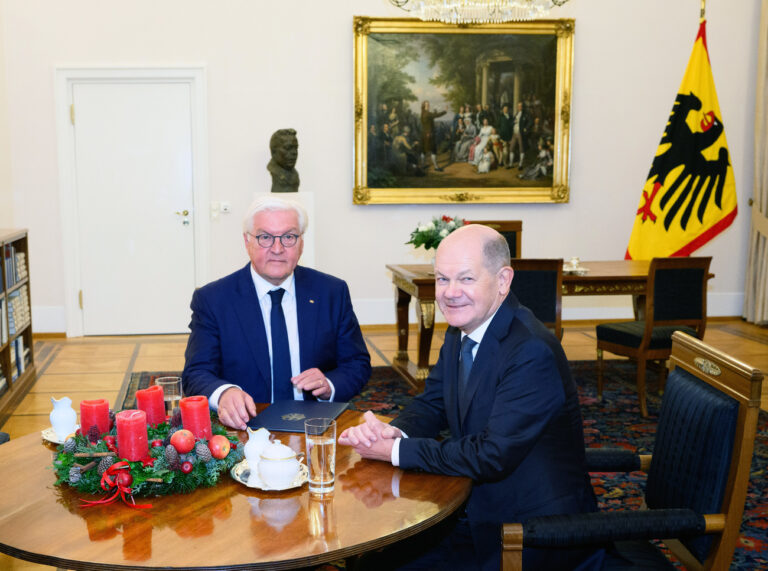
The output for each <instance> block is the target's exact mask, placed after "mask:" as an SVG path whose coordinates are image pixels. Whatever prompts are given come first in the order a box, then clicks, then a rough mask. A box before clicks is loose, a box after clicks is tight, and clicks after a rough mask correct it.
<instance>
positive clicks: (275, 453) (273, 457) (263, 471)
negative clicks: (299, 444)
mask: <svg viewBox="0 0 768 571" xmlns="http://www.w3.org/2000/svg"><path fill="white" fill-rule="evenodd" d="M299 467H300V463H299V458H298V456H297V454H296V452H294V450H293V448H291V447H290V446H286V445H285V444H282V443H281V442H280V441H279V440H277V441H275V442H270V443H269V444H267V445H265V446H264V448H263V449H262V451H261V460H259V476H260V477H261V481H262V482H264V484H266V485H267V486H268V487H270V488H274V489H283V488H288V487H289V486H290V485H291V484H293V482H294V481H295V480H296V476H298V474H299Z"/></svg>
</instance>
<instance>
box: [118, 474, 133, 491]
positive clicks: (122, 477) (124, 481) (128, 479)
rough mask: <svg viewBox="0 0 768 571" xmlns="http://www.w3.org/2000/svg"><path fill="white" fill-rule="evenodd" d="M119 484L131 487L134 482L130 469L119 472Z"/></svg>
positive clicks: (123, 486)
mask: <svg viewBox="0 0 768 571" xmlns="http://www.w3.org/2000/svg"><path fill="white" fill-rule="evenodd" d="M116 480H117V485H118V486H120V487H122V488H130V487H131V484H132V483H133V476H131V473H130V472H129V471H128V470H120V472H118V474H117V478H116Z"/></svg>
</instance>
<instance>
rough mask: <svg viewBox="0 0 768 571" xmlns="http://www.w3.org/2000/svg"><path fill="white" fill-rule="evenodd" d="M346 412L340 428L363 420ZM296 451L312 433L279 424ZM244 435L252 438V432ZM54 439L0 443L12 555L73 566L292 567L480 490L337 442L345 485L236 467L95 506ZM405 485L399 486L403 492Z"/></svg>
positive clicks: (444, 510)
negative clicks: (272, 485)
mask: <svg viewBox="0 0 768 571" xmlns="http://www.w3.org/2000/svg"><path fill="white" fill-rule="evenodd" d="M360 419H361V414H360V413H358V412H353V411H345V412H344V413H343V414H342V415H341V416H340V417H339V418H338V430H339V433H340V432H341V430H343V429H344V428H346V427H348V426H351V425H353V424H357V423H358V422H360ZM275 434H276V438H279V439H281V440H282V442H283V443H284V444H288V445H289V446H291V447H292V448H293V449H294V450H297V451H303V450H304V437H303V435H301V434H289V433H275ZM245 437H246V436H245V433H241V435H240V438H241V440H244V439H245ZM54 451H55V447H54V446H53V445H50V444H47V443H44V442H43V441H42V439H41V437H40V435H39V434H37V433H35V434H30V435H27V436H24V437H21V438H17V439H13V440H11V441H10V442H8V443H6V444H3V445H2V446H0V490H2V493H0V552H3V553H6V554H8V555H11V556H14V557H18V558H20V559H26V560H28V561H33V562H36V563H42V564H46V565H52V566H58V567H63V568H66V569H115V568H117V567H119V568H121V569H158V568H160V569H164V568H205V569H224V568H226V569H238V568H240V569H291V568H295V567H303V566H311V565H320V564H322V563H325V562H328V561H333V560H335V559H339V558H342V557H349V556H354V555H358V554H360V553H364V552H366V551H369V550H372V549H376V548H379V547H382V546H384V545H388V544H390V543H393V542H395V541H397V540H399V539H402V538H405V537H408V536H410V535H413V534H415V533H417V532H418V531H421V530H423V529H426V528H428V527H430V526H431V525H434V524H435V523H437V522H439V521H441V520H442V519H444V518H445V517H447V516H448V515H449V514H451V513H452V512H454V511H455V510H456V509H457V508H458V507H459V506H460V505H461V504H462V503H463V502H464V500H465V499H466V497H467V496H468V494H469V490H470V486H471V482H470V480H469V479H467V478H456V477H450V476H437V475H432V474H426V473H417V472H405V471H402V470H400V469H399V468H395V467H393V466H391V465H390V464H387V463H384V462H376V461H371V460H364V459H362V458H361V457H360V456H359V455H358V454H357V453H355V452H354V451H352V449H351V448H350V447H348V446H337V456H336V466H337V477H336V489H335V490H334V492H333V493H332V494H331V495H327V496H313V495H310V494H309V492H308V490H307V485H306V484H304V485H303V486H302V487H300V488H297V489H294V490H287V491H283V492H264V491H260V490H257V489H253V488H248V487H246V486H244V485H242V484H240V483H237V482H235V481H234V480H233V479H232V478H231V477H230V476H229V474H223V475H222V478H221V481H220V482H219V483H218V484H217V485H216V486H214V487H212V488H201V489H198V490H196V491H194V492H192V493H190V494H185V495H175V496H164V497H160V498H137V503H151V504H152V508H151V509H146V510H139V509H132V508H129V507H127V506H125V505H123V504H122V503H114V504H110V505H106V506H97V507H90V508H86V509H83V508H81V507H80V502H79V498H80V497H81V496H82V495H83V494H80V493H78V492H77V490H74V489H72V488H70V487H68V486H61V487H57V486H55V485H54V482H55V481H56V476H55V473H54V472H53V469H52V467H51V461H52V454H53V453H54ZM393 490H398V493H397V497H395V494H393Z"/></svg>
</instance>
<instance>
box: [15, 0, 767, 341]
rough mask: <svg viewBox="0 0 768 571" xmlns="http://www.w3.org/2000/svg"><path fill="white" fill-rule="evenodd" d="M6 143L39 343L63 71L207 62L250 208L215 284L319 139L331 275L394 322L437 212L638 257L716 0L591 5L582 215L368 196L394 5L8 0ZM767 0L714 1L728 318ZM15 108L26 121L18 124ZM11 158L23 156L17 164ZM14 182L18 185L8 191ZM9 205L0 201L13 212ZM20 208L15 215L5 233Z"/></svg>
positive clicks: (710, 248) (551, 241)
mask: <svg viewBox="0 0 768 571" xmlns="http://www.w3.org/2000/svg"><path fill="white" fill-rule="evenodd" d="M0 5H1V6H2V13H0V19H1V20H2V36H3V49H2V50H0V57H2V58H3V61H0V71H1V70H2V68H3V66H4V67H5V72H6V73H5V76H4V78H0V82H4V85H0V102H2V93H3V88H4V90H5V93H6V95H7V108H6V109H0V151H2V141H3V137H4V136H5V137H7V138H8V139H9V140H10V144H11V153H10V168H9V169H4V168H3V163H2V160H0V183H1V182H2V181H3V173H4V172H11V173H12V177H10V184H11V193H12V201H11V202H12V204H13V215H12V216H13V218H12V220H11V222H12V223H13V224H14V225H15V226H25V227H28V228H29V229H30V244H31V253H30V256H31V273H32V275H33V276H34V278H33V289H32V300H33V302H34V307H33V314H34V315H33V319H34V320H35V330H36V331H64V327H65V323H64V322H63V315H64V291H63V275H64V272H63V267H62V261H61V260H62V252H61V248H60V245H59V244H60V240H61V213H60V211H61V205H60V204H59V194H58V188H57V185H58V156H57V148H56V131H55V123H54V98H53V77H54V69H55V68H56V67H57V66H67V65H80V66H124V65H164V66H172V65H183V64H204V65H205V66H206V69H207V81H208V106H209V108H208V131H209V140H208V144H209V150H210V155H209V166H210V193H211V200H214V201H220V200H228V201H230V202H231V203H232V207H233V212H234V213H235V214H233V215H231V216H220V217H219V218H218V219H217V220H215V221H212V227H211V242H212V243H211V251H212V252H213V255H212V259H211V276H210V278H211V279H213V278H216V277H219V276H222V275H224V274H227V273H229V272H230V271H232V270H233V269H235V268H237V267H239V266H240V265H241V264H243V263H245V260H246V258H245V253H244V251H243V248H242V242H241V239H240V234H239V224H240V213H241V212H242V211H243V210H244V209H245V207H246V206H247V204H248V202H249V201H250V198H251V196H252V194H253V192H255V191H260V190H265V189H264V188H263V185H264V184H265V181H267V180H268V179H267V177H266V174H265V172H266V171H265V170H264V169H265V166H266V163H267V161H268V159H269V151H268V140H269V136H270V135H271V134H272V132H273V131H275V130H276V129H278V128H282V127H293V128H295V129H297V130H298V134H299V143H300V151H299V162H298V164H297V168H298V170H299V173H300V175H301V180H302V189H304V190H312V191H314V192H315V193H316V212H317V215H316V217H315V219H314V220H312V221H311V224H313V225H314V227H315V231H316V236H317V238H316V240H317V242H316V266H317V267H318V268H321V269H323V270H325V271H327V272H329V273H332V274H336V275H338V276H340V277H342V278H344V279H346V280H347V281H348V283H349V285H350V288H351V292H352V297H353V300H354V303H355V308H356V310H357V313H358V316H359V318H360V320H361V322H363V323H392V322H394V303H393V292H392V286H391V279H390V275H389V274H388V272H387V271H386V270H385V268H384V264H385V263H391V262H404V263H407V262H418V261H425V260H427V259H429V256H428V255H427V254H425V253H423V252H422V251H418V252H416V251H414V250H412V249H411V247H410V246H406V245H405V244H404V242H405V241H406V240H407V239H408V235H409V233H410V231H411V230H412V229H413V227H414V226H415V225H416V223H417V222H419V221H423V220H427V219H429V218H430V217H431V216H433V215H440V214H449V215H460V216H463V217H469V218H491V217H492V218H515V219H522V220H523V221H524V230H525V232H524V238H523V255H525V256H541V257H546V256H551V257H554V256H558V257H565V258H569V257H571V256H579V257H581V259H582V260H589V259H615V258H621V257H623V255H624V251H625V249H626V245H627V240H628V238H629V232H630V228H631V226H632V222H633V218H634V212H635V210H636V208H637V204H638V201H639V197H640V190H641V187H642V185H643V182H644V181H645V176H646V174H647V172H648V169H649V167H650V163H651V159H652V157H653V154H654V152H655V149H656V146H657V144H658V141H659V139H660V137H661V134H662V130H663V127H664V124H665V122H666V119H667V116H668V113H669V111H670V109H671V106H672V102H673V100H674V97H675V94H676V92H677V88H678V87H679V85H680V81H681V80H682V77H683V72H684V70H685V66H686V64H687V61H688V57H689V56H690V53H691V49H692V47H693V42H694V39H695V37H696V32H697V29H698V13H699V5H700V2H699V0H678V1H676V2H669V1H668V0H645V1H644V2H642V3H639V2H629V1H627V0H623V1H622V0H571V2H570V3H569V4H568V5H566V6H565V7H563V8H560V9H556V10H554V11H553V16H555V17H573V18H575V19H576V36H575V67H574V93H573V114H572V123H571V135H572V155H571V181H570V182H571V201H570V203H568V204H561V205H554V204H541V205H537V204H526V205H515V204H509V205H456V206H453V205H445V206H419V205H394V206H355V205H353V204H352V158H353V148H352V140H353V139H352V134H353V117H352V99H353V82H352V17H353V15H367V16H381V17H386V16H400V15H401V14H402V12H401V11H400V10H398V9H396V8H394V7H392V6H391V5H389V3H388V2H387V1H386V0H355V1H352V0H346V1H342V0H331V1H327V2H319V1H317V0H314V1H310V0H281V1H280V2H269V3H267V2H259V1H257V0H227V1H226V2H211V1H209V0H164V1H163V2H157V1H156V0H132V1H131V2H118V1H117V0H67V1H53V0H5V1H4V2H3V3H2V4H0ZM759 6H760V1H759V0H744V1H741V2H726V1H725V0H710V2H709V3H708V7H707V16H708V20H709V23H708V28H709V29H708V43H709V48H710V55H711V61H712V67H713V71H714V75H715V81H716V84H717V88H718V94H719V99H720V107H721V110H722V113H723V119H724V123H725V126H726V133H727V136H728V143H729V148H730V152H731V157H732V162H733V166H734V171H735V177H736V184H737V187H738V193H739V207H740V214H739V216H738V217H737V219H736V222H735V223H734V225H733V226H732V227H731V228H730V229H728V230H727V231H726V232H725V233H724V234H722V235H721V236H719V237H718V238H716V239H715V240H714V242H712V243H710V244H709V245H707V246H705V247H704V248H703V249H702V250H700V253H701V254H702V255H712V256H713V257H714V260H713V264H712V271H713V272H714V273H715V274H716V276H717V277H716V278H715V279H714V280H713V281H712V282H711V288H710V314H712V315H739V314H740V313H741V304H742V297H743V294H742V291H743V284H744V273H745V267H746V244H747V236H748V230H749V209H748V206H747V199H748V197H749V196H750V195H751V192H752V190H751V189H752V179H753V168H752V160H753V131H752V129H753V118H752V117H753V110H754V107H755V101H754V93H755V88H754V85H753V79H752V78H753V76H754V70H755V67H756V65H757V56H756V50H757V27H758V22H759V16H760V13H759ZM3 113H6V114H7V117H8V121H9V123H8V126H7V128H6V129H4V128H3V121H2V117H3ZM0 154H4V153H0ZM2 186H3V185H2V184H0V187H2ZM8 202H9V200H8V198H7V197H6V194H4V191H3V190H0V204H1V205H2V208H3V212H5V205H6V204H8ZM2 223H3V214H0V225H2ZM564 305H565V310H564V317H565V318H566V319H578V318H591V317H594V318H600V317H616V316H618V315H629V312H630V310H629V302H628V299H625V298H621V297H619V298H615V299H611V298H567V299H566V300H565V304H564Z"/></svg>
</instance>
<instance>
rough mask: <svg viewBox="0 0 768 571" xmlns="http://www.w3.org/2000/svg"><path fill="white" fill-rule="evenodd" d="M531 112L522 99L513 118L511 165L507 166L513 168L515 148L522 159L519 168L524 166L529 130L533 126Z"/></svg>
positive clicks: (510, 144)
mask: <svg viewBox="0 0 768 571" xmlns="http://www.w3.org/2000/svg"><path fill="white" fill-rule="evenodd" d="M532 121H533V120H532V119H531V114H530V113H529V112H528V110H527V109H526V108H525V106H524V105H523V102H522V101H520V102H519V103H518V104H517V111H515V115H514V116H513V118H512V139H511V140H510V141H509V165H508V166H507V168H512V167H513V166H514V163H515V149H517V150H518V152H519V153H520V161H519V162H518V165H517V168H518V169H522V168H523V161H524V160H525V149H526V147H527V146H528V131H529V130H530V128H531V123H532Z"/></svg>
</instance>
